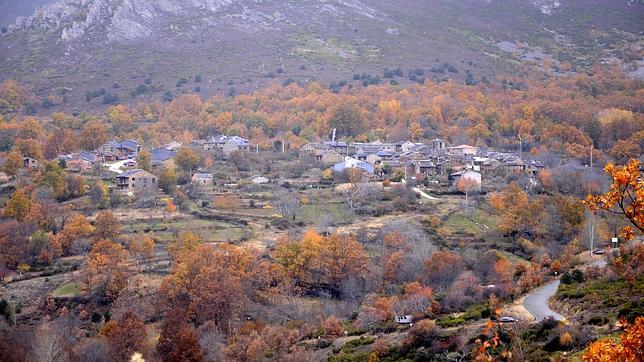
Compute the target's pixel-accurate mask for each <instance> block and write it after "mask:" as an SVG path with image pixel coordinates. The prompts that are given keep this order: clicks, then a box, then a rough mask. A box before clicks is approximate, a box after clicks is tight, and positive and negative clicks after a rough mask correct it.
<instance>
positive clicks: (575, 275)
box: [572, 269, 586, 283]
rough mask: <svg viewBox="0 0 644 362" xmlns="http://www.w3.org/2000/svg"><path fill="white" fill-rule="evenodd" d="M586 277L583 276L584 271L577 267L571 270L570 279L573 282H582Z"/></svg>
mask: <svg viewBox="0 0 644 362" xmlns="http://www.w3.org/2000/svg"><path fill="white" fill-rule="evenodd" d="M585 279H586V278H585V277H584V272H582V271H581V270H579V269H575V270H573V271H572V281H573V282H575V283H583V282H584V280H585Z"/></svg>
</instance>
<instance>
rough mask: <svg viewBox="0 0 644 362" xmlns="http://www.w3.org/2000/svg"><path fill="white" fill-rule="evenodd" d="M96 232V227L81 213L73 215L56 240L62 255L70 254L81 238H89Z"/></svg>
mask: <svg viewBox="0 0 644 362" xmlns="http://www.w3.org/2000/svg"><path fill="white" fill-rule="evenodd" d="M93 233H94V227H93V226H92V225H91V224H90V223H89V221H88V220H87V218H86V217H85V216H83V215H81V214H77V215H74V216H72V217H71V218H70V219H69V221H67V223H66V224H65V226H64V227H63V229H62V230H61V231H60V232H59V233H58V234H57V235H56V241H57V243H58V246H59V247H60V253H61V254H62V255H68V254H69V253H70V251H71V249H72V245H73V244H74V243H75V242H77V241H79V240H81V239H88V238H89V237H90V236H91V235H92V234H93Z"/></svg>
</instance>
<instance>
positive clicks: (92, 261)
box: [85, 239, 128, 300]
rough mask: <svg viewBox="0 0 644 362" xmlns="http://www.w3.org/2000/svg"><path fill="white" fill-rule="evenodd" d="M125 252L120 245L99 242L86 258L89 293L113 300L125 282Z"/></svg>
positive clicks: (106, 241) (110, 242) (103, 241)
mask: <svg viewBox="0 0 644 362" xmlns="http://www.w3.org/2000/svg"><path fill="white" fill-rule="evenodd" d="M125 258H126V252H125V250H124V249H123V247H122V246H121V245H120V244H117V243H115V242H113V241H111V240H105V239H104V240H99V241H97V242H96V243H95V244H94V245H93V246H92V249H91V250H90V252H89V254H88V258H87V268H86V274H85V278H86V282H85V284H86V286H87V287H88V289H89V291H90V292H93V291H96V290H98V291H99V292H100V293H101V295H103V296H105V297H107V298H108V299H110V300H114V299H115V298H116V297H117V296H118V293H119V292H120V291H121V290H122V289H123V288H125V285H126V282H127V277H128V275H127V273H128V270H127V266H126V265H125V263H124V262H125Z"/></svg>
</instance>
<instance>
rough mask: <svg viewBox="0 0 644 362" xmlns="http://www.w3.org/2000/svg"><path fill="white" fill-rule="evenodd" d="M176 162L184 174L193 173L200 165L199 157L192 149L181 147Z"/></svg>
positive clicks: (175, 158)
mask: <svg viewBox="0 0 644 362" xmlns="http://www.w3.org/2000/svg"><path fill="white" fill-rule="evenodd" d="M174 161H175V162H176V163H177V166H179V168H181V169H182V170H183V171H184V172H188V173H191V172H192V171H193V170H194V169H196V168H197V166H198V165H199V155H198V154H197V153H196V152H195V151H194V150H192V149H191V148H188V147H181V148H180V149H179V151H178V152H177V155H176V156H175V157H174Z"/></svg>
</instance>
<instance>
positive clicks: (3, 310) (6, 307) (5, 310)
mask: <svg viewBox="0 0 644 362" xmlns="http://www.w3.org/2000/svg"><path fill="white" fill-rule="evenodd" d="M0 314H2V315H3V316H4V317H5V318H6V319H7V320H10V319H11V305H10V304H9V302H7V301H6V300H4V299H2V300H0Z"/></svg>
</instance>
